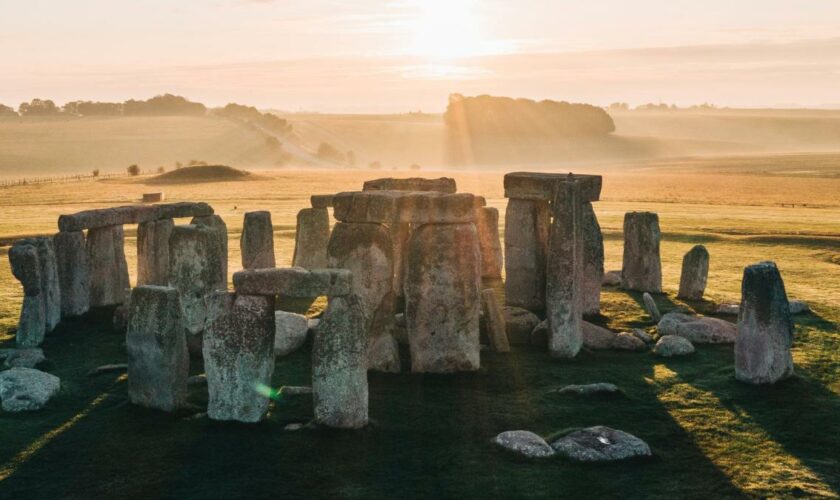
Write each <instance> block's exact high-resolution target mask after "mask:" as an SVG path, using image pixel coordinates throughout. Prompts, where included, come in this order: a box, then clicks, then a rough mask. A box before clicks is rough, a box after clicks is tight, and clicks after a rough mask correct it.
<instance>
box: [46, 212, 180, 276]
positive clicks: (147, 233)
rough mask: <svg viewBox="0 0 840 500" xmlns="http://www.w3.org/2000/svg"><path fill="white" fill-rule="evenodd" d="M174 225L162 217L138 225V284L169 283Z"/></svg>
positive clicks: (170, 220)
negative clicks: (171, 239)
mask: <svg viewBox="0 0 840 500" xmlns="http://www.w3.org/2000/svg"><path fill="white" fill-rule="evenodd" d="M174 225H175V223H174V222H173V221H172V219H161V220H154V221H149V222H144V223H142V224H139V225H138V226H137V285H138V286H139V285H161V286H165V285H167V284H169V237H170V236H171V235H172V227H173V226H174ZM59 234H61V233H59Z"/></svg>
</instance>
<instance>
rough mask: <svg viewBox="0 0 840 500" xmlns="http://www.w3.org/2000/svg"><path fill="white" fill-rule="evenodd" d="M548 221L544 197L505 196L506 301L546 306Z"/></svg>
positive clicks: (528, 306)
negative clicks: (511, 197)
mask: <svg viewBox="0 0 840 500" xmlns="http://www.w3.org/2000/svg"><path fill="white" fill-rule="evenodd" d="M550 225H551V215H550V212H549V205H548V203H547V202H545V201H533V200H519V199H510V200H508V204H507V210H506V211H505V305H508V306H514V307H522V308H524V309H527V310H529V311H532V312H541V311H544V310H545V287H546V262H547V261H546V259H547V255H548V236H549V228H550Z"/></svg>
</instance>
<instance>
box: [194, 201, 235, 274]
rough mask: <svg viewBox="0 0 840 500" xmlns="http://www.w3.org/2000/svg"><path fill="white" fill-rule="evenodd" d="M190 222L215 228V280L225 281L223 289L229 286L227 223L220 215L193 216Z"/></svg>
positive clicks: (213, 267)
mask: <svg viewBox="0 0 840 500" xmlns="http://www.w3.org/2000/svg"><path fill="white" fill-rule="evenodd" d="M190 224H193V225H196V226H204V227H209V228H210V229H213V241H214V242H215V244H216V250H215V251H214V252H213V258H214V259H216V262H215V264H214V265H213V266H211V267H212V269H215V270H216V273H217V275H216V277H215V281H217V282H218V283H223V284H224V286H223V287H222V288H223V289H225V288H227V283H228V232H227V224H225V221H224V220H222V218H221V217H220V216H218V215H205V216H202V217H193V219H192V221H191V222H190Z"/></svg>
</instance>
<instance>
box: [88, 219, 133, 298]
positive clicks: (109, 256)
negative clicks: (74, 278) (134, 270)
mask: <svg viewBox="0 0 840 500" xmlns="http://www.w3.org/2000/svg"><path fill="white" fill-rule="evenodd" d="M85 244H86V246H87V255H88V269H89V271H90V306H91V307H105V306H114V305H119V304H121V303H122V302H123V300H124V298H125V289H126V288H131V283H130V281H129V278H128V263H127V262H126V260H125V235H124V233H123V227H122V226H108V227H95V228H91V229H90V230H89V231H88V233H87V240H86V241H85Z"/></svg>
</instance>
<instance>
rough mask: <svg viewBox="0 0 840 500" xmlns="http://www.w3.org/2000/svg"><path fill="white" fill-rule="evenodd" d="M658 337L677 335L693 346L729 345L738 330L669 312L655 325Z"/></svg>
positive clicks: (721, 322) (714, 320) (711, 320)
mask: <svg viewBox="0 0 840 500" xmlns="http://www.w3.org/2000/svg"><path fill="white" fill-rule="evenodd" d="M656 330H657V331H658V332H659V334H660V335H679V336H680V337H685V338H687V339H688V340H690V341H691V342H692V343H694V344H731V343H733V342H735V337H736V334H737V333H738V330H737V328H736V326H735V325H733V324H732V323H730V322H728V321H725V320H722V319H718V318H709V317H697V316H689V315H688V314H683V313H678V312H671V313H668V314H666V315H664V316H662V319H661V320H660V321H659V324H658V325H656Z"/></svg>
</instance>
